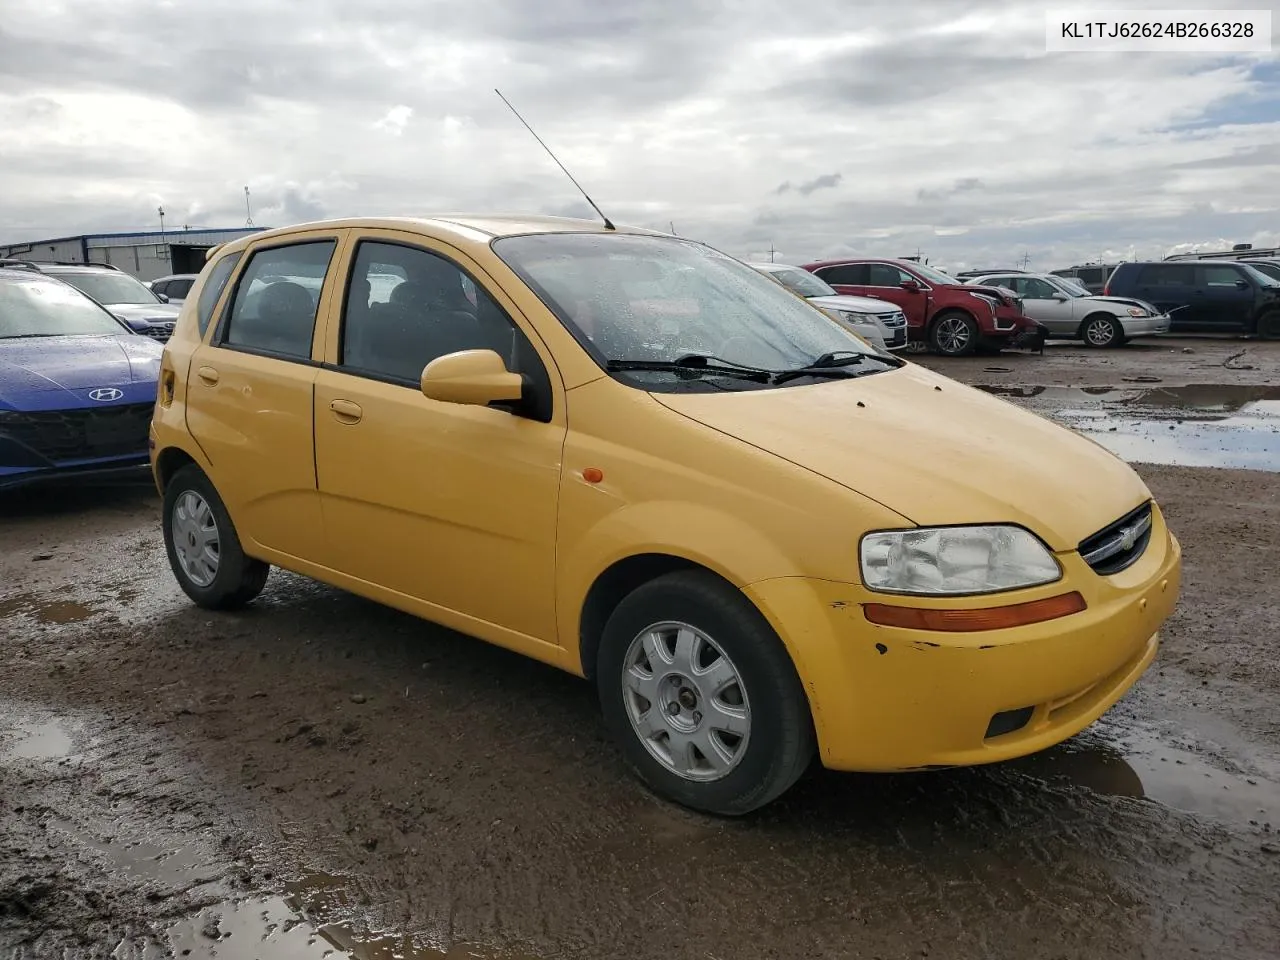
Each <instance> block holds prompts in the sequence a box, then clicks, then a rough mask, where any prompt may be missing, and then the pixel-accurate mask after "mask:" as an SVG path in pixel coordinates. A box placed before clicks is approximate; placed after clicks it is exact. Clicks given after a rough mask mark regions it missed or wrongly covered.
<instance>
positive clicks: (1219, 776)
mask: <svg viewBox="0 0 1280 960" xmlns="http://www.w3.org/2000/svg"><path fill="white" fill-rule="evenodd" d="M1008 766H1009V767H1010V768H1011V769H1014V770H1018V771H1020V772H1022V773H1025V774H1028V775H1030V776H1033V777H1035V778H1036V779H1039V780H1044V781H1045V782H1046V783H1050V784H1052V783H1059V782H1067V783H1070V784H1073V785H1076V786H1081V787H1086V788H1088V789H1089V790H1092V791H1094V792H1095V793H1102V794H1108V795H1111V796H1121V797H1134V798H1139V799H1147V800H1151V801H1154V802H1156V803H1160V804H1162V805H1163V806H1167V807H1172V808H1173V809H1176V810H1182V811H1184V812H1186V813H1194V814H1199V815H1202V816H1209V817H1214V818H1216V819H1219V820H1223V821H1227V822H1232V823H1236V824H1245V823H1249V824H1252V825H1259V824H1272V825H1277V826H1280V769H1275V770H1273V769H1269V768H1265V767H1264V769H1261V770H1252V771H1250V772H1245V771H1243V770H1239V771H1238V772H1230V771H1228V770H1225V769H1223V768H1222V767H1221V766H1218V765H1215V764H1214V763H1212V762H1211V761H1210V760H1209V759H1207V758H1206V757H1205V756H1204V755H1202V754H1201V753H1198V752H1196V751H1195V750H1192V749H1188V748H1186V747H1184V746H1182V745H1179V744H1175V743H1172V742H1169V741H1167V740H1164V739H1162V738H1161V737H1159V735H1158V734H1156V733H1155V732H1154V731H1150V730H1145V729H1143V728H1137V729H1136V730H1132V729H1131V730H1129V731H1128V732H1127V734H1126V736H1125V737H1124V738H1123V739H1122V740H1120V741H1118V742H1113V741H1109V740H1103V739H1101V738H1099V737H1096V736H1094V737H1091V736H1088V735H1085V736H1083V737H1080V738H1077V739H1076V740H1073V741H1068V742H1067V743H1064V744H1062V745H1060V746H1057V747H1054V748H1052V749H1050V750H1046V751H1044V752H1043V753H1039V754H1034V755H1032V756H1029V757H1023V758H1021V759H1018V760H1011V761H1009V764H1008ZM1231 766H1237V765H1235V764H1231Z"/></svg>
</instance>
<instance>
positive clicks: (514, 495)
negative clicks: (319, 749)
mask: <svg viewBox="0 0 1280 960" xmlns="http://www.w3.org/2000/svg"><path fill="white" fill-rule="evenodd" d="M151 441H152V467H153V470H154V474H155V480H156V483H157V485H158V487H159V489H160V491H161V493H162V494H163V497H164V513H163V518H164V535H165V542H166V546H167V550H168V554H169V560H170V563H171V565H172V567H173V572H174V574H175V576H176V577H177V579H178V582H179V583H180V584H181V585H182V588H183V589H184V590H185V591H186V593H187V594H188V595H189V596H190V597H191V598H192V599H193V600H194V601H195V602H196V603H197V604H199V605H201V606H203V607H208V608H211V609H229V608H234V607H237V606H240V605H242V604H245V603H247V602H249V601H251V600H252V599H253V598H254V597H255V596H256V595H257V594H258V593H259V592H260V591H261V590H262V589H263V585H264V583H265V582H266V579H267V573H268V570H269V565H275V566H279V567H282V568H285V569H288V570H293V571H296V572H298V573H301V574H304V575H306V576H309V577H313V578H315V579H317V580H321V581H324V582H326V583H329V584H333V585H334V586H337V587H341V588H343V589H345V590H350V591H352V592H354V593H357V594H361V595H363V596H365V597H369V598H372V599H374V600H377V601H381V602H383V603H386V604H389V605H391V606H393V607H398V608H399V609H401V610H405V611H408V612H409V613H413V614H416V615H418V616H420V617H424V618H426V619H428V620H432V621H435V622H436V623H440V624H443V625H445V626H448V627H452V628H454V629H456V630H460V631H463V632H465V633H468V634H471V635H474V636H476V637H479V638H481V639H483V640H487V641H489V642H491V643H496V644H499V645H501V646H504V647H508V648H510V649H512V650H515V651H518V652H520V653H522V654H526V655H528V656H530V657H534V658H536V659H538V660H541V661H544V662H546V663H549V664H552V665H554V666H556V667H559V668H561V669H563V670H567V671H570V672H572V673H575V674H578V675H581V676H584V677H587V678H590V679H591V680H593V681H594V683H595V684H596V686H597V688H598V693H599V697H600V702H601V705H602V709H603V712H604V717H605V720H606V722H607V724H608V726H609V727H610V729H611V731H612V733H613V734H614V736H615V737H616V738H617V740H618V741H619V743H620V744H621V747H622V749H623V750H624V751H625V752H626V755H627V757H628V759H629V761H630V762H631V764H632V765H633V766H634V767H635V768H636V770H637V771H638V773H639V774H640V776H641V777H642V778H643V779H644V780H645V781H646V782H647V783H648V784H650V786H651V787H652V788H653V789H655V790H656V791H657V792H659V793H660V794H662V795H663V796H665V797H668V798H670V799H672V800H675V801H677V802H679V803H682V804H685V805H687V806H690V807H693V808H697V809H700V810H705V811H710V812H714V813H719V814H730V815H731V814H742V813H745V812H747V811H750V810H752V809H755V808H757V807H760V806H762V805H764V804H766V803H768V802H769V801H771V800H773V799H774V798H775V797H777V796H779V795H780V794H781V793H783V791H785V790H786V789H787V788H788V787H790V786H791V785H792V784H793V783H794V782H795V780H796V779H797V778H798V777H799V776H800V774H801V773H802V772H803V771H804V769H805V768H806V767H807V766H808V765H809V764H810V763H811V762H812V760H813V757H814V754H815V751H816V753H817V754H818V756H819V757H820V758H821V762H822V763H823V764H824V765H825V766H827V767H830V768H833V769H837V770H862V771H892V770H913V769H922V768H936V767H945V766H954V765H967V764H978V763H988V762H991V761H996V760H1003V759H1006V758H1009V757H1014V756H1018V755H1021V754H1026V753H1030V752H1033V751H1037V750H1041V749H1043V748H1045V747H1048V746H1050V745H1051V744H1054V743H1057V742H1058V741H1061V740H1063V739H1065V738H1067V737H1069V736H1071V735H1072V734H1074V733H1076V732H1077V731H1079V730H1081V729H1082V728H1084V727H1085V726H1087V725H1088V724H1090V723H1092V722H1093V721H1094V720H1095V719H1097V718H1098V717H1099V716H1100V715H1101V714H1102V713H1103V712H1104V711H1106V710H1107V709H1108V708H1109V707H1110V706H1111V705H1112V704H1113V703H1115V702H1116V700H1118V699H1119V698H1120V697H1121V695H1123V694H1124V692H1125V691H1126V690H1128V689H1129V687H1130V686H1131V685H1132V684H1133V683H1134V682H1135V681H1136V680H1137V679H1138V677H1139V676H1140V675H1141V674H1142V672H1143V671H1144V670H1145V669H1146V668H1147V666H1148V665H1149V664H1150V663H1151V661H1152V659H1153V658H1154V657H1155V655H1156V647H1157V643H1158V630H1159V628H1160V626H1161V624H1162V622H1163V621H1164V620H1165V619H1166V618H1167V617H1168V616H1169V614H1170V612H1171V611H1172V609H1173V607H1174V603H1175V600H1176V598H1177V595H1178V586H1179V574H1180V568H1181V551H1180V548H1179V545H1178V541H1177V540H1176V539H1175V538H1174V537H1173V535H1172V534H1171V533H1170V532H1169V530H1168V529H1167V528H1166V526H1165V522H1164V518H1163V517H1162V515H1161V512H1160V510H1159V508H1158V507H1157V506H1156V504H1155V503H1154V502H1153V501H1152V498H1151V494H1150V492H1149V491H1148V490H1147V488H1146V486H1145V485H1144V484H1143V482H1142V481H1141V479H1140V478H1139V477H1138V476H1137V474H1135V473H1134V471H1133V470H1131V469H1130V468H1129V467H1128V466H1127V465H1126V464H1124V463H1123V462H1121V461H1120V460H1119V459H1117V458H1116V457H1114V456H1112V455H1111V454H1110V453H1108V452H1107V451H1105V450H1104V449H1103V448H1102V447H1100V446H1098V445H1096V444H1095V443H1093V442H1092V441H1090V440H1088V439H1086V438H1084V437H1082V436H1080V435H1078V434H1076V433H1073V432H1071V431H1069V430H1066V429H1063V428H1061V427H1058V426H1056V425H1054V424H1052V423H1050V422H1049V421H1047V420H1045V419H1042V418H1040V417H1038V416H1035V415H1033V414H1031V413H1028V412H1025V411H1023V410H1021V409H1019V408H1017V407H1015V406H1014V405H1012V404H1010V403H1008V402H1006V401H1004V400H1001V399H998V398H996V397H992V396H989V395H987V394H985V393H982V392H980V391H978V390H974V389H971V388H969V387H966V386H962V385H961V384H958V383H956V382H954V381H952V380H950V379H947V378H946V377H942V376H939V375H937V374H935V373H932V372H930V371H928V370H926V369H924V368H922V367H920V366H918V365H915V364H911V363H908V362H906V361H904V360H902V359H900V358H897V357H893V356H889V355H886V354H883V353H879V352H876V351H875V350H873V349H872V348H870V347H868V346H867V345H866V344H865V343H864V342H863V341H861V340H859V339H857V338H856V337H854V336H853V335H852V334H850V333H848V332H847V331H846V330H845V329H844V328H843V327H842V326H841V325H839V324H837V323H835V322H833V321H832V320H831V319H829V318H828V317H827V316H826V315H825V314H824V313H822V312H821V311H820V310H818V309H816V308H815V307H813V306H811V305H809V304H807V303H805V302H804V301H802V300H799V299H798V298H796V297H795V296H793V295H792V294H791V293H790V292H788V291H787V290H785V289H784V288H782V287H780V286H779V285H778V284H776V283H774V282H773V281H772V280H770V279H769V278H767V277H763V276H761V275H760V274H758V273H756V271H754V270H752V269H751V268H750V267H748V266H746V265H745V264H744V263H741V262H739V261H738V260H735V259H733V258H731V257H728V256H725V255H724V254H722V253H719V252H717V251H716V250H714V249H711V248H709V247H707V246H705V245H703V244H700V243H696V242H692V241H690V240H685V239H681V238H678V237H673V236H668V235H664V234H659V233H654V232H651V231H646V230H637V229H627V228H623V229H611V228H610V226H601V225H598V224H595V223H591V222H584V221H577V220H567V219H559V218H498V217H441V218H437V219H428V220H413V219H376V220H374V219H360V220H334V221H325V222H319V223H310V224H304V225H301V226H296V227H290V228H287V229H282V230H271V231H266V232H262V233H255V234H253V235H252V236H249V237H246V238H243V239H240V240H236V241H234V242H232V243H228V244H226V245H224V246H222V247H219V248H217V249H215V250H214V251H212V252H211V254H210V256H209V259H208V262H207V263H206V265H205V267H204V270H203V272H202V273H201V274H200V277H199V279H198V280H197V281H196V283H195V286H194V287H193V288H192V291H191V293H190V295H189V297H188V298H187V300H186V303H185V305H184V307H183V311H182V314H181V317H180V319H179V320H178V324H177V328H176V329H175V331H174V334H173V337H172V339H171V340H169V342H168V344H167V345H166V348H165V352H164V358H163V362H162V368H161V382H160V389H159V396H158V398H157V403H156V410H155V416H154V421H153V424H152V432H151Z"/></svg>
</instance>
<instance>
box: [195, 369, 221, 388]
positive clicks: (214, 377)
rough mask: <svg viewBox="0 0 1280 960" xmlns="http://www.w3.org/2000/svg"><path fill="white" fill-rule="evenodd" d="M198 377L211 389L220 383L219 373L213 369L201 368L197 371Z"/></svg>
mask: <svg viewBox="0 0 1280 960" xmlns="http://www.w3.org/2000/svg"><path fill="white" fill-rule="evenodd" d="M196 376H197V377H199V378H200V379H201V380H203V381H204V382H205V383H207V384H208V385H209V386H211V387H212V386H213V385H214V384H215V383H217V382H218V371H217V370H215V369H213V367H201V368H200V369H199V370H197V371H196Z"/></svg>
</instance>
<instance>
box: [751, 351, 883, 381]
mask: <svg viewBox="0 0 1280 960" xmlns="http://www.w3.org/2000/svg"><path fill="white" fill-rule="evenodd" d="M865 360H875V361H876V362H878V363H883V364H886V365H887V366H891V367H893V366H901V365H902V364H901V361H899V360H898V359H897V358H896V357H894V358H892V359H890V358H889V357H882V356H879V355H878V354H873V353H855V352H854V351H852V350H841V351H839V352H836V353H824V354H823V355H822V356H820V357H817V358H816V359H814V360H811V361H810V362H809V363H808V365H806V366H803V367H796V368H795V369H794V370H780V371H778V372H777V373H775V374H774V375H773V377H772V379H771V380H770V381H769V382H770V383H774V384H778V383H786V382H787V381H788V380H796V379H798V378H800V377H863V376H866V375H867V374H869V373H875V372H876V371H874V370H850V369H848V368H849V367H852V366H857V365H859V364H861V363H862V362H863V361H865Z"/></svg>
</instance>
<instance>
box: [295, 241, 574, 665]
mask: <svg viewBox="0 0 1280 960" xmlns="http://www.w3.org/2000/svg"><path fill="white" fill-rule="evenodd" d="M351 260H352V263H351V267H350V269H349V270H347V269H344V270H343V275H344V276H347V275H349V276H350V285H349V288H348V290H347V291H346V294H345V298H344V302H343V306H342V310H341V321H340V325H335V329H334V330H333V331H331V333H330V337H329V342H328V343H327V344H326V359H327V361H328V362H327V363H326V365H325V369H324V370H322V371H321V372H320V373H319V376H318V377H317V380H316V391H315V440H316V466H317V470H318V479H319V488H320V493H321V497H322V503H323V511H324V522H325V529H326V533H327V539H328V549H327V561H326V563H327V565H328V566H331V567H333V568H334V569H337V570H339V571H341V572H342V573H345V574H347V575H349V576H352V577H355V578H358V579H360V580H363V581H365V582H367V583H370V584H373V585H375V586H377V587H380V588H383V589H386V590H391V591H394V592H396V593H397V594H400V595H402V596H405V597H409V598H413V599H415V600H418V601H423V602H426V603H428V604H431V605H433V606H435V607H438V608H441V609H443V610H447V611H453V612H455V613H458V614H461V615H463V616H464V617H465V618H468V619H470V620H474V621H481V622H483V623H488V624H493V625H496V626H498V627H501V628H503V629H504V630H505V631H512V632H515V633H518V634H521V635H523V636H524V637H531V638H534V639H537V640H542V641H545V642H555V639H556V624H555V604H554V596H555V562H556V552H555V543H556V505H557V499H558V495H559V484H560V462H561V458H562V449H563V446H564V439H565V414H564V405H563V400H562V389H561V385H560V381H559V378H558V376H557V374H556V371H555V367H554V365H553V364H551V363H550V362H549V359H550V358H549V354H547V353H546V352H545V348H544V347H542V346H541V344H540V343H539V346H538V347H535V346H534V342H536V340H537V337H536V334H533V333H531V332H528V331H526V330H525V329H522V328H521V326H520V325H519V324H518V323H517V322H516V321H515V320H513V317H516V316H517V315H518V314H517V312H516V311H515V308H514V305H513V304H512V303H511V302H510V301H509V300H508V299H507V298H506V297H505V295H503V294H502V293H501V291H500V290H498V289H497V288H496V286H494V285H493V283H492V281H491V280H490V279H489V278H488V277H487V275H485V274H484V273H483V272H482V271H480V269H479V268H478V266H477V265H476V264H474V263H473V262H470V261H469V260H467V259H466V258H465V257H464V256H463V255H462V254H461V253H460V252H459V251H456V250H453V249H452V248H449V247H447V246H445V245H443V244H432V243H430V242H428V241H426V240H424V239H423V238H420V237H416V236H412V235H401V234H398V233H395V232H377V233H369V234H366V235H364V236H362V237H361V238H360V239H359V241H358V242H357V243H356V245H355V246H354V247H353V248H352V251H351ZM462 267H465V271H464V269H462ZM474 348H491V349H495V350H497V351H498V352H499V353H500V354H501V355H502V356H503V358H504V360H505V361H506V363H507V367H508V369H511V370H515V371H518V372H520V373H523V374H525V375H526V376H527V377H528V378H529V380H530V383H531V384H532V389H533V390H534V391H535V392H536V394H537V395H538V396H539V397H540V398H541V401H540V403H541V408H540V410H539V411H538V412H537V414H536V415H534V414H516V413H512V412H508V411H506V410H502V409H497V408H493V407H479V406H466V405H461V404H452V403H443V402H440V401H437V400H430V399H428V398H427V397H425V396H423V394H422V392H421V389H420V387H419V382H420V379H421V374H422V370H423V368H424V367H425V366H426V365H427V364H428V363H429V362H430V361H431V360H433V359H435V358H436V357H438V356H442V355H444V354H447V353H453V352H455V351H458V350H465V349H474ZM540 350H541V352H539V351H540ZM516 645H518V642H517V643H516Z"/></svg>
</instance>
